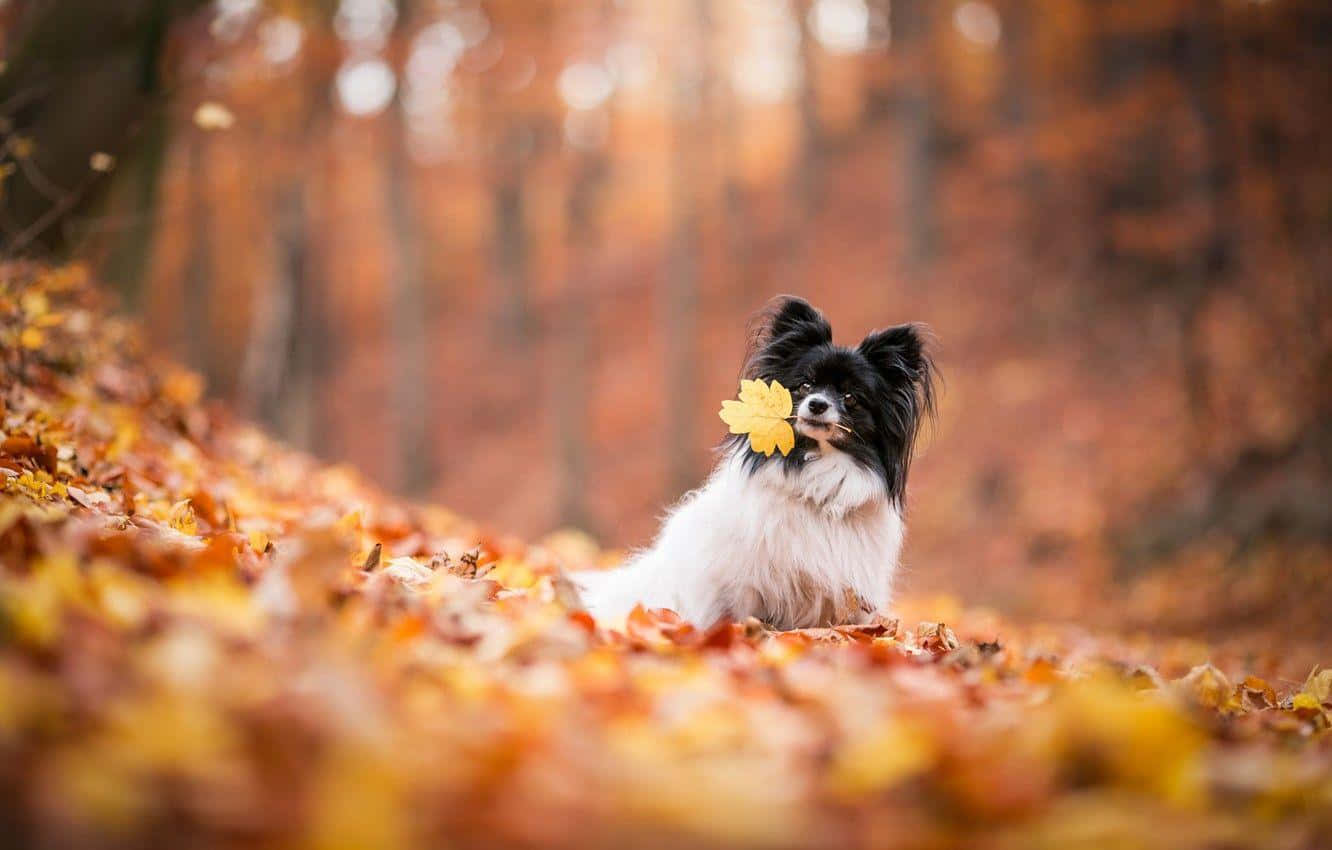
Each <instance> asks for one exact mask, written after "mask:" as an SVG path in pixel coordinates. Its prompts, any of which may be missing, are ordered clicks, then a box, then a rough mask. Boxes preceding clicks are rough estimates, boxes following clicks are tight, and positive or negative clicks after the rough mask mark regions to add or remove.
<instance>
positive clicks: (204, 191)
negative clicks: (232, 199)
mask: <svg viewBox="0 0 1332 850" xmlns="http://www.w3.org/2000/svg"><path fill="white" fill-rule="evenodd" d="M209 143H210V140H209V138H208V136H207V134H206V133H205V132H204V131H200V130H194V131H193V132H191V133H190V139H189V142H188V144H189V166H188V172H187V173H188V174H189V187H190V190H189V199H190V204H189V211H188V215H189V234H190V236H189V239H188V241H187V244H188V250H189V258H188V260H187V263H186V268H185V279H184V281H183V282H182V285H183V287H184V290H185V322H184V329H183V330H184V333H185V334H186V339H185V345H184V347H183V349H182V350H184V351H185V352H187V354H188V356H189V360H190V365H192V366H193V367H194V368H196V369H198V370H199V371H200V372H202V373H203V375H204V377H205V378H206V379H207V381H208V385H209V386H210V387H217V386H218V381H219V379H220V378H221V377H222V375H223V373H224V371H225V370H224V369H223V368H220V367H221V366H222V364H218V363H214V362H213V344H212V343H213V324H212V321H211V320H210V318H209V314H210V306H211V305H210V303H209V302H210V300H211V293H212V288H213V240H212V229H213V215H212V209H211V208H210V197H209V195H210V193H209V191H208V187H207V183H208V175H209V174H211V173H212V172H211V171H210V170H209V163H208V147H209Z"/></svg>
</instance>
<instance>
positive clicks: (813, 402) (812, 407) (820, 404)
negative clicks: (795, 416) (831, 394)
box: [809, 398, 828, 416]
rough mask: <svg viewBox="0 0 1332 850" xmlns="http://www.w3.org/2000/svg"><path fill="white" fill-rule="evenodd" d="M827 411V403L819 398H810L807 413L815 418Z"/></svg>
mask: <svg viewBox="0 0 1332 850" xmlns="http://www.w3.org/2000/svg"><path fill="white" fill-rule="evenodd" d="M827 410H828V402H826V401H824V400H823V399H821V398H811V399H810V400H809V412H810V413H812V414H814V415H815V416H822V415H823V414H824V413H826V412H827Z"/></svg>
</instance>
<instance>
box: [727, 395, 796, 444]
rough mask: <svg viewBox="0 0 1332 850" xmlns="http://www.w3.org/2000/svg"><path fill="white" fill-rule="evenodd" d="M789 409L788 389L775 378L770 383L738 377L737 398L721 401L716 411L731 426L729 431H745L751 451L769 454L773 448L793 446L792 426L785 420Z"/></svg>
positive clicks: (793, 431)
mask: <svg viewBox="0 0 1332 850" xmlns="http://www.w3.org/2000/svg"><path fill="white" fill-rule="evenodd" d="M791 409H792V404H791V391H790V390H788V389H787V388H786V387H784V386H782V385H781V384H780V383H778V382H777V381H776V380H775V379H774V380H773V382H772V384H771V385H769V384H765V383H764V382H763V381H741V382H740V400H739V401H724V402H722V409H721V411H720V412H719V413H718V415H719V416H720V417H721V420H722V421H723V422H725V423H726V424H727V425H729V426H730V427H731V433H732V434H748V435H749V447H750V448H752V449H753V450H754V451H756V452H761V453H763V454H764V455H768V456H771V455H772V453H773V452H774V451H780V452H781V453H782V454H783V455H787V454H790V453H791V449H793V448H795V429H793V428H792V427H791V423H790V422H789V421H787V420H789V419H790V418H791Z"/></svg>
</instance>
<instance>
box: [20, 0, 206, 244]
mask: <svg viewBox="0 0 1332 850" xmlns="http://www.w3.org/2000/svg"><path fill="white" fill-rule="evenodd" d="M202 3H203V0H118V2H115V3H107V2H104V0H31V2H29V3H26V4H25V5H24V7H23V8H22V10H21V13H20V14H19V16H18V21H17V23H16V25H15V27H14V30H13V32H12V34H11V36H10V39H9V44H8V45H7V46H8V50H7V52H6V68H5V73H4V74H0V112H2V113H3V116H2V117H3V118H4V121H5V125H6V126H5V131H4V135H5V136H6V137H8V136H10V135H11V134H12V135H13V136H16V137H21V138H23V139H25V140H31V142H32V143H33V146H32V153H31V154H30V155H29V156H25V157H21V158H20V161H19V163H18V165H19V168H18V173H17V174H15V175H14V176H13V177H12V178H11V179H10V180H8V181H7V185H6V186H5V195H4V216H3V224H4V228H3V245H2V246H0V247H2V248H3V250H5V251H6V252H9V253H22V252H32V251H37V252H57V253H63V252H65V251H67V250H69V248H70V247H71V245H70V230H69V228H68V226H67V225H68V222H69V220H70V218H71V216H73V215H75V214H77V213H78V212H79V211H80V210H81V209H82V208H83V206H84V204H85V203H86V202H87V201H88V199H89V196H90V192H91V190H92V189H93V188H94V187H95V186H96V185H98V184H99V183H101V182H103V181H101V180H99V179H98V178H99V177H100V176H101V175H99V174H98V173H97V172H95V171H93V170H91V169H90V167H89V159H90V157H91V156H92V154H94V153H97V152H105V153H110V154H113V155H115V156H116V157H117V158H119V159H123V158H124V157H125V153H126V151H127V150H128V149H129V146H130V143H131V142H132V141H133V140H134V137H135V134H136V132H137V131H138V130H139V129H140V124H141V122H142V119H143V118H144V116H145V114H146V113H147V111H148V110H149V109H150V108H152V106H153V105H154V104H155V103H157V102H158V98H159V97H160V95H161V76H160V73H159V71H160V68H159V66H160V63H161V54H162V48H163V44H164V42H165V38H166V33H167V30H168V28H169V26H170V24H171V22H172V20H174V19H175V18H177V17H179V16H181V15H183V14H186V13H188V12H190V11H192V10H193V9H195V8H197V7H199V6H200V5H202ZM72 105H77V107H76V108H71V106H72ZM11 150H12V149H11Z"/></svg>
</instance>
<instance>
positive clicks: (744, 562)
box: [572, 297, 934, 629]
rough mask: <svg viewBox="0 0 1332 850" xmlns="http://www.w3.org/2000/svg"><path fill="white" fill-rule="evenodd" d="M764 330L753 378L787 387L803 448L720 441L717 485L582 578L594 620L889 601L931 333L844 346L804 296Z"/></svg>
mask: <svg viewBox="0 0 1332 850" xmlns="http://www.w3.org/2000/svg"><path fill="white" fill-rule="evenodd" d="M754 327H755V329H756V330H755V333H754V334H753V335H752V337H751V343H750V349H749V354H748V356H747V357H746V360H745V366H744V370H743V376H744V377H746V378H758V379H761V380H764V381H773V380H776V381H778V382H780V383H781V385H782V386H784V387H786V388H787V389H789V390H790V391H791V394H792V402H793V405H794V412H795V417H794V419H795V423H794V430H795V433H796V442H795V448H794V450H792V451H791V452H790V453H789V454H787V455H785V456H783V455H781V454H779V453H775V452H774V453H773V454H772V455H771V456H765V455H763V454H761V453H759V452H756V451H754V450H753V449H751V448H750V445H749V442H748V439H747V437H746V436H744V435H739V436H734V437H731V438H729V439H728V440H727V441H726V442H725V443H723V444H722V446H721V449H720V453H721V458H720V460H719V462H718V463H717V466H716V467H715V468H714V469H713V471H712V474H711V475H710V476H709V477H708V479H707V481H706V483H704V484H703V486H702V487H700V488H699V489H697V490H694V491H693V492H691V493H689V494H688V495H686V496H685V497H684V498H683V499H681V501H680V502H679V504H677V505H676V506H675V507H674V508H672V509H671V511H670V512H669V514H668V516H667V518H666V522H665V524H664V525H663V526H662V529H661V531H660V533H659V534H658V536H657V538H656V541H655V542H654V543H653V544H652V546H651V547H650V548H648V549H646V550H643V551H640V552H638V553H637V554H635V555H634V556H633V557H631V558H630V560H629V561H628V562H627V563H626V564H625V565H624V566H623V567H620V568H618V569H612V570H606V571H600V572H579V573H575V574H573V575H572V579H573V581H574V583H575V585H577V586H578V587H579V589H580V591H581V597H582V600H583V603H584V604H585V606H586V607H587V609H588V611H589V612H590V613H591V614H592V615H593V616H594V617H596V618H597V619H599V620H602V621H614V620H617V619H619V618H622V617H624V616H625V615H626V614H628V613H629V611H631V610H632V609H633V607H634V606H635V605H637V604H642V605H643V606H644V607H645V608H670V609H673V610H674V611H675V612H676V613H678V614H680V615H681V616H682V617H683V618H685V619H686V620H688V621H690V622H692V623H694V624H695V625H696V626H699V627H702V628H708V627H710V626H712V625H714V624H716V623H718V622H720V621H723V620H743V619H746V618H748V617H756V618H758V619H759V620H760V621H762V622H764V623H766V624H768V625H769V626H771V627H773V628H777V629H794V628H807V627H814V626H829V625H835V624H838V623H861V622H867V621H869V620H870V619H871V618H872V617H873V616H874V615H876V614H878V613H880V612H884V611H886V610H887V607H888V605H889V603H890V602H891V600H892V594H893V578H894V575H895V573H896V572H897V562H898V554H899V552H900V550H901V548H902V536H903V525H902V510H903V498H904V496H905V494H906V483H907V471H908V469H909V468H910V465H911V455H912V451H913V448H914V446H915V442H916V435H917V434H918V433H919V431H920V427H921V423H922V420H923V419H925V418H926V417H928V416H932V415H933V413H934V367H933V364H932V362H931V360H930V357H929V354H928V353H927V351H926V346H925V341H924V339H923V337H922V332H921V329H920V328H919V327H918V326H916V325H910V324H907V325H898V326H897V327H893V328H889V329H887V330H882V331H877V332H875V333H871V334H870V335H869V336H867V337H865V339H864V340H862V341H861V343H860V344H859V345H858V346H856V347H855V348H846V347H843V346H839V345H835V344H833V341H832V328H831V326H829V324H828V322H827V320H826V319H824V317H823V315H822V314H821V313H819V311H818V310H815V309H814V308H813V307H812V306H810V305H809V303H808V302H806V301H803V300H801V299H799V298H793V297H782V298H778V299H776V300H774V301H773V302H772V304H771V305H770V306H769V308H768V309H767V310H766V311H765V312H764V313H763V314H762V315H761V316H760V318H759V320H758V321H757V323H756V324H755V326H754Z"/></svg>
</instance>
